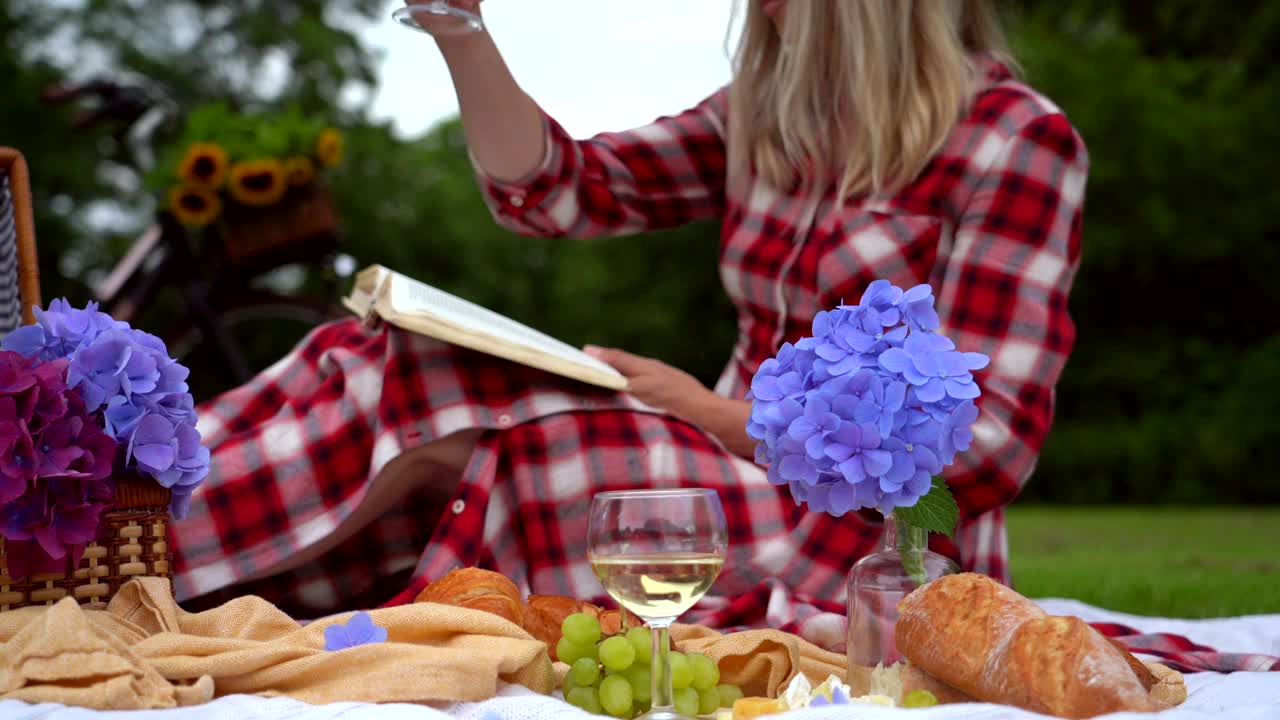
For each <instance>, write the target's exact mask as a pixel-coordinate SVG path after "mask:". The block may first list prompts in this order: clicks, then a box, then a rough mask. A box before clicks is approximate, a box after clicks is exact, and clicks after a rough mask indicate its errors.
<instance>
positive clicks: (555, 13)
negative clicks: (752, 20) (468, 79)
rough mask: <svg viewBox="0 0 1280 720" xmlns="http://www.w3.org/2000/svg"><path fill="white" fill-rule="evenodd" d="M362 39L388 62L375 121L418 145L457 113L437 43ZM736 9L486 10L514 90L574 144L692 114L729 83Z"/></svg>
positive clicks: (525, 1)
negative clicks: (728, 40)
mask: <svg viewBox="0 0 1280 720" xmlns="http://www.w3.org/2000/svg"><path fill="white" fill-rule="evenodd" d="M399 4H400V3H399V2H392V3H389V4H388V9H387V13H386V19H385V20H384V21H383V22H381V23H379V24H377V25H374V26H373V27H371V28H369V29H367V30H366V31H364V33H363V35H364V38H365V40H366V41H367V42H368V43H369V44H370V45H371V46H373V47H376V48H380V49H381V50H382V51H383V52H384V53H385V57H384V59H383V61H382V65H381V68H380V79H379V80H380V82H379V87H378V90H377V92H376V94H375V97H374V104H373V112H374V115H375V116H376V117H377V118H380V119H385V118H390V119H391V120H392V121H393V122H394V124H395V127H396V129H397V131H398V132H400V133H401V134H404V135H406V136H415V135H419V134H421V133H422V132H424V131H425V130H427V129H428V128H430V127H431V126H432V125H434V124H436V123H437V122H439V121H440V120H443V119H445V118H447V117H450V116H452V115H454V114H456V113H457V111H458V106H457V101H456V99H455V97H454V93H453V85H452V83H451V81H450V78H449V73H448V70H447V69H446V68H445V65H444V61H443V60H441V58H440V53H439V51H438V50H437V49H436V46H435V43H434V41H433V40H432V39H431V38H430V37H428V36H426V35H423V34H421V33H417V32H414V31H412V30H409V29H406V28H402V27H400V26H399V25H397V24H396V23H395V22H394V21H392V20H391V18H390V13H391V9H392V8H393V7H397V6H398V5H399ZM732 6H733V2H732V0H485V3H484V5H483V10H484V17H485V21H486V23H487V25H488V28H489V32H490V33H491V34H492V35H493V37H494V39H495V41H496V42H497V44H498V47H499V49H501V51H502V53H503V56H504V57H505V58H506V61H507V65H508V66H509V67H510V68H511V71H512V73H513V74H514V75H515V78H516V81H517V82H519V83H520V85H521V87H523V88H524V89H525V91H526V92H528V93H529V95H530V96H532V97H533V99H534V100H535V101H537V102H538V103H539V104H540V105H541V106H542V107H543V108H544V109H545V110H546V111H547V112H548V113H549V114H551V115H552V116H553V117H555V118H556V120H558V121H559V122H560V123H561V124H562V125H563V126H564V127H565V128H566V129H567V130H568V131H569V132H570V133H571V134H573V135H575V136H579V137H583V136H587V135H590V134H592V133H595V132H600V131H604V130H623V129H627V128H631V127H635V126H637V125H643V124H646V123H648V122H651V121H652V120H653V119H654V118H656V117H658V116H660V115H669V114H673V113H676V112H679V111H681V110H684V109H685V108H687V107H690V106H692V105H694V104H696V103H697V102H698V101H700V100H702V99H703V98H704V97H706V96H708V95H710V94H711V93H713V92H714V91H715V90H716V88H718V87H720V86H721V85H723V84H724V83H726V82H727V81H728V79H729V59H728V50H726V47H725V36H726V30H727V29H728V27H729V23H730V19H731V15H732Z"/></svg>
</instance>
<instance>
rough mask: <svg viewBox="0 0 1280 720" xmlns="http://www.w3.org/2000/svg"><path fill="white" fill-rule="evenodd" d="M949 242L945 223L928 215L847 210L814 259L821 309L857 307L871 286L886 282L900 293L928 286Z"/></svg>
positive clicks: (869, 209)
mask: <svg viewBox="0 0 1280 720" xmlns="http://www.w3.org/2000/svg"><path fill="white" fill-rule="evenodd" d="M948 237H950V231H949V229H948V225H947V223H946V222H945V221H944V220H943V219H942V218H939V217H936V216H933V215H925V214H919V213H909V212H903V211H899V210H894V209H886V208H883V207H878V208H868V207H862V208H856V209H851V210H850V211H849V212H848V213H847V214H846V215H845V216H844V217H843V218H841V220H840V221H839V222H838V223H836V224H835V225H834V228H833V231H832V233H831V234H830V236H829V238H828V239H827V242H825V243H823V250H822V254H821V257H820V258H819V259H818V292H819V295H820V296H821V298H822V303H823V305H824V306H825V307H827V308H830V307H834V306H836V305H838V304H840V303H845V304H853V303H856V302H858V299H859V298H861V297H862V293H863V291H864V290H865V289H866V287H867V285H869V284H871V282H872V281H873V280H888V281H889V282H891V283H893V284H894V285H897V286H898V287H900V288H902V289H904V290H905V289H907V288H910V287H912V286H914V285H918V284H920V283H924V282H928V281H929V275H930V273H931V272H932V271H933V268H934V265H935V264H936V263H937V260H938V253H939V248H940V246H941V245H942V244H943V242H944V241H945V240H946V239H947V238H948ZM935 290H936V288H935Z"/></svg>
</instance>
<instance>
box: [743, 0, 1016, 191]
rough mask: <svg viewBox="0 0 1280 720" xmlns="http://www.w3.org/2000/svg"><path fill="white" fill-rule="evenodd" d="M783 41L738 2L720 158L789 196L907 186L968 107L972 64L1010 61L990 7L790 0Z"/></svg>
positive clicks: (959, 1) (907, 0) (932, 1)
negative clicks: (809, 185)
mask: <svg viewBox="0 0 1280 720" xmlns="http://www.w3.org/2000/svg"><path fill="white" fill-rule="evenodd" d="M784 12H785V15H786V17H785V21H784V22H783V23H781V25H782V28H781V32H779V30H778V29H777V28H775V26H774V24H773V22H772V21H770V20H769V18H768V17H767V16H766V15H765V14H764V12H763V10H762V9H761V3H760V1H759V0H747V10H746V21H745V25H744V27H743V30H742V35H741V39H740V41H739V43H738V48H737V51H736V52H735V53H734V79H733V82H732V85H731V87H730V91H729V120H728V122H729V128H730V132H729V157H730V159H731V160H730V162H731V169H732V171H733V172H734V175H735V176H736V177H744V176H745V173H746V172H747V171H754V172H755V173H756V174H757V175H758V176H759V177H761V178H763V179H764V180H765V181H766V182H768V183H769V184H770V185H772V186H773V187H775V188H777V189H779V190H782V191H787V190H789V189H791V188H793V187H794V186H795V185H796V183H797V182H800V181H801V179H802V178H808V179H810V180H812V181H816V182H826V183H835V184H836V186H837V189H838V191H839V193H840V197H841V198H848V197H849V196H851V195H858V194H862V193H871V192H880V191H884V190H890V189H894V188H897V187H900V186H901V185H903V184H906V183H908V182H910V181H911V180H912V179H914V178H915V177H916V176H917V175H919V174H920V172H921V171H922V170H924V168H925V166H926V165H927V164H928V163H929V160H930V159H931V158H932V157H933V155H934V154H935V153H937V151H938V150H939V149H940V148H941V146H942V144H943V143H944V142H945V140H946V138H947V135H948V134H949V133H950V132H951V130H952V128H953V127H954V126H955V124H956V122H957V121H958V120H959V119H960V117H961V115H962V114H963V113H964V111H965V110H966V109H967V107H968V104H969V101H970V99H971V96H972V91H973V88H974V80H975V72H976V69H975V66H974V63H973V59H972V58H973V56H974V54H977V53H989V54H992V55H994V56H995V57H997V58H998V59H1000V60H1002V61H1004V62H1010V63H1011V58H1010V57H1009V54H1008V51H1007V48H1006V45H1005V41H1004V36H1003V33H1002V32H1001V29H1000V23H999V19H998V17H997V16H996V12H995V8H994V6H993V3H992V1H991V0H789V1H788V2H787V3H786V4H785V6H784Z"/></svg>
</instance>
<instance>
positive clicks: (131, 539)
mask: <svg viewBox="0 0 1280 720" xmlns="http://www.w3.org/2000/svg"><path fill="white" fill-rule="evenodd" d="M168 533H169V491H168V490H166V489H165V488H162V487H160V486H159V485H157V484H155V482H154V481H148V480H143V479H141V478H136V477H130V478H123V479H118V480H117V481H116V505H115V507H113V508H112V509H111V510H108V511H107V512H105V513H103V518H102V537H101V538H100V539H99V540H97V541H96V542H93V543H90V544H89V546H88V547H86V548H85V551H84V557H83V558H81V559H80V566H79V567H72V566H71V560H70V558H68V559H67V569H66V570H65V571H64V572H61V573H51V574H42V575H33V576H31V577H29V578H23V579H21V580H14V579H13V578H11V577H9V571H8V565H7V564H6V562H5V551H4V538H0V612H3V611H5V610H15V609H17V608H20V607H25V606H27V605H52V604H54V603H56V602H57V601H59V600H61V599H62V598H64V597H68V596H70V597H74V598H75V599H76V600H77V601H78V602H79V603H80V604H81V605H83V606H85V607H103V606H105V605H106V604H107V601H109V600H110V599H111V596H112V595H114V594H115V593H116V591H117V590H119V589H120V586H121V585H124V584H125V583H126V582H128V581H129V580H131V579H133V578H135V577H144V576H155V577H168V576H169V567H170V565H171V564H172V562H171V561H172V556H171V554H170V552H169V539H168Z"/></svg>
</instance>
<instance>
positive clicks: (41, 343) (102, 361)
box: [0, 300, 209, 518]
mask: <svg viewBox="0 0 1280 720" xmlns="http://www.w3.org/2000/svg"><path fill="white" fill-rule="evenodd" d="M37 315H38V318H39V322H38V323H37V324H35V325H31V326H28V327H25V328H21V329H20V330H19V331H16V332H14V333H11V334H10V335H9V336H8V337H6V338H5V340H4V347H5V348H6V349H12V350H14V351H16V352H19V353H21V354H23V355H26V356H28V357H31V358H36V359H41V360H48V359H54V358H65V361H63V362H64V363H65V364H64V365H63V366H62V372H63V374H64V375H65V379H66V384H67V385H68V386H70V387H71V388H73V389H74V390H76V391H77V392H78V393H79V394H80V396H81V397H83V399H84V405H85V406H86V408H87V410H88V411H89V412H91V413H94V414H95V417H97V418H99V419H100V420H99V422H100V424H101V426H102V427H103V428H105V430H106V432H107V434H108V435H109V436H110V437H111V438H113V439H114V440H116V441H118V442H119V443H120V444H121V446H122V447H123V448H124V453H123V455H124V457H123V458H122V465H123V468H124V469H128V470H134V471H137V472H138V473H139V474H141V475H143V476H147V477H151V478H153V479H155V480H156V482H158V483H159V484H161V485H162V486H164V487H167V488H170V490H171V491H173V503H172V504H171V506H170V512H171V513H173V515H174V516H175V517H176V518H182V517H184V516H185V515H186V507H187V504H188V503H189V502H190V495H191V492H192V491H194V489H195V487H196V486H197V485H199V483H200V482H201V481H203V480H204V478H205V477H206V476H207V475H208V471H209V452H208V450H207V449H205V448H202V447H201V446H200V434H199V432H198V431H197V430H196V412H195V401H194V399H193V398H192V397H191V393H190V388H189V387H188V385H187V377H188V375H189V374H190V371H189V370H188V369H187V368H186V367H184V366H183V365H182V364H181V363H179V362H177V361H176V360H174V359H173V358H171V357H169V352H168V349H167V348H166V347H165V344H164V342H163V341H162V340H161V339H160V338H158V337H156V336H154V335H150V334H148V333H145V332H142V331H141V330H137V329H134V328H131V327H129V325H128V324H127V323H123V322H117V321H115V320H113V319H112V318H111V317H110V316H109V315H106V314H105V313H102V312H99V311H98V309H97V306H96V305H94V304H93V303H90V304H89V305H88V306H87V307H86V308H85V309H83V310H78V309H76V308H73V307H71V306H70V305H69V304H68V303H67V302H66V300H55V301H54V302H53V303H52V304H51V305H50V306H49V309H48V310H44V311H40V310H38V309H37ZM38 367H39V366H38ZM11 380H12V381H15V382H23V381H22V380H21V377H17V379H16V380H14V379H13V378H11V377H10V375H6V374H5V370H4V368H3V367H0V391H2V389H3V388H4V387H6V386H7V383H9V382H10V381H11ZM56 409H57V408H51V410H50V411H51V412H52V411H56ZM0 417H3V416H2V415H0ZM22 442H23V440H22V437H21V433H19V432H18V431H17V430H15V429H12V428H7V426H4V425H3V423H2V422H0V448H3V446H4V443H8V444H9V445H13V446H17V447H19V448H21V446H22V445H21V444H22ZM0 465H2V463H0ZM10 465H13V463H10ZM9 469H10V470H13V469H14V468H12V467H10V468H9ZM4 470H5V468H4V467H0V496H3V493H4V492H5V490H4V487H3V485H4V483H5V480H4V479H3V477H2V475H3V473H4ZM15 472H16V471H15ZM179 488H182V490H181V491H179Z"/></svg>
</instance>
